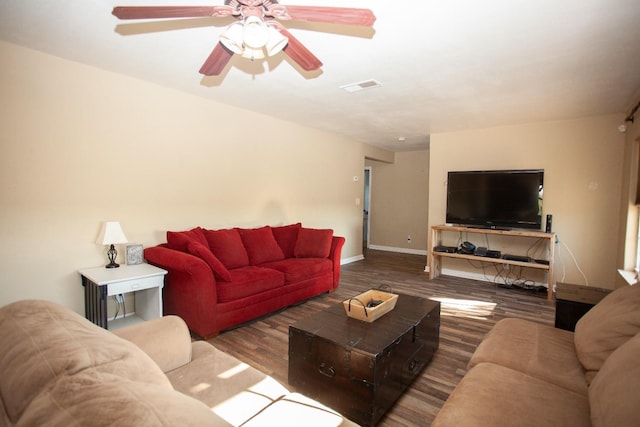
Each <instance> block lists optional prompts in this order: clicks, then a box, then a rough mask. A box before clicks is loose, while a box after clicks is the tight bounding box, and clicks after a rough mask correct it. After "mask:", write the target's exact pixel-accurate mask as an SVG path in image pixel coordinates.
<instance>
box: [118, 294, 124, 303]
mask: <svg viewBox="0 0 640 427" xmlns="http://www.w3.org/2000/svg"><path fill="white" fill-rule="evenodd" d="M116 301H117V302H118V303H120V304H122V303H123V302H124V295H122V294H118V295H116Z"/></svg>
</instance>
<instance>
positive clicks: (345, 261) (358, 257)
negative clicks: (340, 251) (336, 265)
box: [340, 254, 364, 265]
mask: <svg viewBox="0 0 640 427" xmlns="http://www.w3.org/2000/svg"><path fill="white" fill-rule="evenodd" d="M363 259H364V255H362V254H360V255H356V256H352V257H349V258H342V259H341V260H340V265H345V264H351V263H352V262H356V261H361V260H363Z"/></svg>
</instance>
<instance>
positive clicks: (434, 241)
mask: <svg viewBox="0 0 640 427" xmlns="http://www.w3.org/2000/svg"><path fill="white" fill-rule="evenodd" d="M445 232H462V233H477V234H487V235H499V236H513V237H523V238H527V237H528V238H536V239H545V240H546V244H547V251H548V263H547V260H536V261H535V262H525V261H516V260H510V259H504V258H490V257H479V256H477V255H471V254H459V253H448V252H438V251H436V250H435V247H436V246H442V245H443V243H442V233H445ZM555 241H556V234H555V233H545V232H543V231H537V230H535V231H533V230H532V231H527V230H498V229H492V228H479V227H478V228H476V227H463V226H457V225H434V226H433V227H431V250H430V251H429V260H428V262H429V279H435V278H436V277H438V276H439V275H440V272H441V269H442V265H441V264H442V262H441V261H442V259H443V258H457V259H467V260H472V261H482V262H488V263H493V264H503V265H514V266H518V267H526V268H533V269H537V270H546V271H547V285H548V289H547V299H548V300H552V299H553V285H554V277H553V264H554V258H555V257H554V249H555Z"/></svg>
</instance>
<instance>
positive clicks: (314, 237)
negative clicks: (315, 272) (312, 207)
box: [293, 227, 333, 258]
mask: <svg viewBox="0 0 640 427" xmlns="http://www.w3.org/2000/svg"><path fill="white" fill-rule="evenodd" d="M332 240H333V230H319V229H315V228H304V227H303V228H300V231H298V239H297V240H296V247H295V248H294V251H293V252H294V255H295V256H296V258H327V257H328V256H329V253H330V252H331V243H332Z"/></svg>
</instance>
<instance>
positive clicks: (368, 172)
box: [362, 166, 371, 253]
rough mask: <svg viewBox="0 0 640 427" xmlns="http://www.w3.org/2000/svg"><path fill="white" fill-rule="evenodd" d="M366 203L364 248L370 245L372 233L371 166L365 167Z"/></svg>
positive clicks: (363, 235)
mask: <svg viewBox="0 0 640 427" xmlns="http://www.w3.org/2000/svg"><path fill="white" fill-rule="evenodd" d="M362 199H363V200H364V204H363V207H362V250H363V253H364V251H365V250H366V249H367V248H368V247H369V241H370V233H371V209H370V208H371V166H366V167H365V168H364V195H363V197H362Z"/></svg>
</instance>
